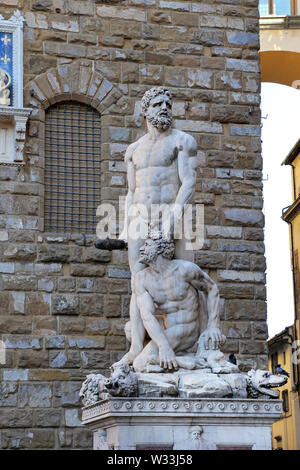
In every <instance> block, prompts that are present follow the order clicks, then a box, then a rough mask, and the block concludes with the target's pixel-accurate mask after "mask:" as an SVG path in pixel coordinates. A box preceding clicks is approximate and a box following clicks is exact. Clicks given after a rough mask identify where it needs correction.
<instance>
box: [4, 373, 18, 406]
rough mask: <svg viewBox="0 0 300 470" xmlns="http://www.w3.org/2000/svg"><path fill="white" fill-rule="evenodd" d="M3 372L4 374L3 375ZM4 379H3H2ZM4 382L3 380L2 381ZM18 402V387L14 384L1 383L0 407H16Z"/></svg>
mask: <svg viewBox="0 0 300 470" xmlns="http://www.w3.org/2000/svg"><path fill="white" fill-rule="evenodd" d="M5 372H7V371H4V374H3V375H5ZM3 378H4V377H3ZM4 380H5V379H4ZM17 402H18V387H17V384H15V383H9V382H8V383H7V382H2V383H1V384H0V406H1V407H2V406H11V407H16V406H17Z"/></svg>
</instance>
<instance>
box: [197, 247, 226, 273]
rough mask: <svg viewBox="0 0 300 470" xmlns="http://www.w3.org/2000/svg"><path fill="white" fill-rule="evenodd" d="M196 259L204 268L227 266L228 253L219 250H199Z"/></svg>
mask: <svg viewBox="0 0 300 470" xmlns="http://www.w3.org/2000/svg"><path fill="white" fill-rule="evenodd" d="M195 261H196V263H197V264H198V265H199V266H200V267H201V268H202V269H204V270H205V269H210V268H212V269H216V268H222V267H226V255H225V254H224V253H219V252H211V251H210V252H209V253H207V252H205V251H203V250H200V251H197V252H196V254H195Z"/></svg>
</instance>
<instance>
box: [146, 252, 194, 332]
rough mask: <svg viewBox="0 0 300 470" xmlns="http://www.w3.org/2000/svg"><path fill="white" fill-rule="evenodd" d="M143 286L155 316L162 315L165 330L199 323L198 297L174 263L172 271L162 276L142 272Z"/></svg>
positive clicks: (147, 271)
mask: <svg viewBox="0 0 300 470" xmlns="http://www.w3.org/2000/svg"><path fill="white" fill-rule="evenodd" d="M144 286H145V288H146V290H147V291H148V292H149V294H150V295H151V297H152V299H153V302H154V304H155V306H156V310H155V315H164V323H165V328H170V327H171V326H173V325H176V324H177V325H180V324H181V325H184V324H190V323H191V322H196V324H197V326H198V321H199V297H198V292H197V291H196V289H195V288H194V287H193V286H192V285H191V284H190V282H188V281H187V280H186V279H185V278H184V276H183V275H182V274H181V273H180V268H179V267H178V266H177V263H176V261H174V269H172V270H170V271H168V272H167V273H164V275H163V276H161V275H158V274H157V273H154V272H153V271H151V272H150V270H149V268H148V269H146V270H145V271H144Z"/></svg>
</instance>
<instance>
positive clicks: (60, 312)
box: [0, 0, 267, 449]
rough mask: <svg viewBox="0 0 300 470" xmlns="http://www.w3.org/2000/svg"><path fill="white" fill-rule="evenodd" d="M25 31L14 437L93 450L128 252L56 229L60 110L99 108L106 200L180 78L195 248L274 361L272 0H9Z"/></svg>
mask: <svg viewBox="0 0 300 470" xmlns="http://www.w3.org/2000/svg"><path fill="white" fill-rule="evenodd" d="M15 9H19V10H20V11H21V12H22V14H23V15H24V17H25V25H24V105H25V106H28V107H32V108H33V111H32V114H31V117H30V120H29V125H28V130H27V138H26V152H25V153H26V156H25V165H24V166H19V167H17V166H4V165H1V164H0V192H1V197H0V254H1V261H0V287H1V292H0V333H1V335H2V337H1V339H2V340H3V341H4V342H5V344H6V353H7V354H6V362H5V364H2V365H1V369H0V371H1V372H0V373H1V384H0V391H1V395H0V403H1V408H0V426H1V447H2V448H4V449H7V448H28V449H37V448H42V449H46V448H47V449H48V448H49V449H55V448H65V449H72V448H76V449H78V448H91V446H92V442H91V434H90V433H89V432H88V431H87V430H86V429H84V428H82V427H80V403H79V400H78V391H79V388H80V384H81V382H82V380H83V379H84V377H85V376H86V375H87V374H88V373H90V372H95V371H98V372H99V371H100V372H102V373H107V371H108V367H109V365H110V364H111V363H112V362H114V361H115V360H116V359H117V358H118V357H120V355H121V354H122V353H123V351H124V350H125V348H126V341H125V336H124V332H123V326H124V323H125V322H126V320H127V318H128V302H129V296H130V272H129V268H128V265H127V254H126V252H121V251H120V252H113V253H108V252H103V251H100V250H96V249H95V248H94V247H93V242H94V239H93V237H87V238H86V239H85V238H84V237H83V235H82V234H78V235H73V236H70V235H68V234H54V233H44V227H43V216H44V211H43V202H44V201H43V198H44V196H43V195H44V184H43V176H44V123H45V110H46V109H47V108H48V107H49V106H51V104H54V103H57V102H61V101H66V100H75V101H79V102H83V103H86V104H88V105H90V106H92V107H94V108H95V109H97V110H98V111H99V113H100V114H101V124H102V145H101V159H102V162H101V168H102V174H101V179H102V188H101V201H102V202H113V203H117V201H118V198H119V196H120V195H125V194H126V175H125V166H124V162H123V157H124V151H125V149H126V147H127V145H128V144H129V143H131V142H132V141H134V140H136V139H137V138H138V137H139V136H140V135H142V134H143V133H144V132H145V125H144V121H143V118H142V116H141V114H140V105H139V103H140V99H141V96H142V95H143V93H144V91H145V90H146V89H148V88H149V87H151V86H153V85H156V84H162V85H166V86H168V87H169V88H170V89H171V91H172V94H173V97H174V124H175V126H176V127H177V128H178V129H182V130H185V131H186V132H188V133H190V134H193V135H194V137H195V138H196V140H197V143H198V148H199V163H200V164H199V171H198V180H197V188H196V194H195V200H196V201H197V202H198V203H204V204H205V224H206V241H205V245H204V248H203V249H202V250H201V251H199V252H198V253H197V255H196V259H197V262H198V263H199V265H200V266H201V267H202V268H204V269H205V270H207V272H208V273H209V274H210V275H211V276H212V278H214V279H215V280H216V281H217V282H218V285H219V288H220V292H221V297H222V321H223V330H224V332H225V333H226V334H227V336H228V341H227V345H226V350H225V351H226V353H229V352H234V353H235V354H236V356H237V358H238V359H239V361H241V362H242V363H243V364H244V367H245V368H247V367H250V366H252V365H254V364H257V366H258V367H264V366H266V343H265V340H266V338H267V332H266V304H265V275H264V271H265V258H264V243H263V226H264V220H263V215H262V204H263V200H262V182H261V180H262V174H261V169H262V161H261V155H260V150H261V148H260V112H259V102H260V98H259V91H260V82H259V58H258V49H259V37H258V10H257V0H220V1H218V2H216V1H215V0H203V1H196V0H194V1H192V0H191V1H184V0H182V1H163V0H123V1H117V0H114V1H109V0H106V1H98V0H96V1H92V0H86V1H81V0H66V1H64V0H24V1H23V0H2V1H1V5H0V14H2V15H3V16H4V17H5V18H8V17H10V16H11V14H12V13H13V11H14V10H15Z"/></svg>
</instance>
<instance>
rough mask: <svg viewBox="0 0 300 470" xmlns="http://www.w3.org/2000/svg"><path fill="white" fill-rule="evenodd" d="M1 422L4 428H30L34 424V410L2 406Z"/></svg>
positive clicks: (0, 410) (0, 411)
mask: <svg viewBox="0 0 300 470" xmlns="http://www.w3.org/2000/svg"><path fill="white" fill-rule="evenodd" d="M0 422H1V426H2V427H3V428H28V427H29V426H32V422H33V411H32V410H24V409H22V410H20V409H13V408H1V409H0Z"/></svg>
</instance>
